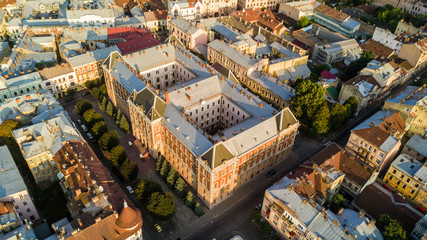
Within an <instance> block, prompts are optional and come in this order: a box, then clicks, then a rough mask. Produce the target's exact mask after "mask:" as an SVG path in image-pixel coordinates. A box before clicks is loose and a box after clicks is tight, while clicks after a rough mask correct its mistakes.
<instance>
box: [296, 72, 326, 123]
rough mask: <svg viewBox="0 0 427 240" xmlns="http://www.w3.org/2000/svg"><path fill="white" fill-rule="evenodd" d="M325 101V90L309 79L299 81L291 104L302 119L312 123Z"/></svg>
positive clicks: (297, 115)
mask: <svg viewBox="0 0 427 240" xmlns="http://www.w3.org/2000/svg"><path fill="white" fill-rule="evenodd" d="M325 103H326V100H325V90H324V89H323V88H322V87H321V86H319V85H318V84H315V83H312V82H311V81H310V80H307V79H304V80H300V81H298V82H297V85H296V87H295V96H293V97H292V98H291V104H292V106H293V110H294V111H293V113H294V114H295V116H296V117H297V118H299V119H300V121H303V122H305V123H311V121H312V117H313V116H314V115H315V114H316V112H317V110H318V109H319V108H320V107H321V106H323V105H324V104H325Z"/></svg>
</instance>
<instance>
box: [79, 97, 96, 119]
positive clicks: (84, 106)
mask: <svg viewBox="0 0 427 240" xmlns="http://www.w3.org/2000/svg"><path fill="white" fill-rule="evenodd" d="M89 109H92V104H90V102H89V101H88V100H85V99H81V100H79V101H78V102H77V104H76V112H77V114H79V115H80V116H82V115H83V113H85V112H86V111H87V110H89Z"/></svg>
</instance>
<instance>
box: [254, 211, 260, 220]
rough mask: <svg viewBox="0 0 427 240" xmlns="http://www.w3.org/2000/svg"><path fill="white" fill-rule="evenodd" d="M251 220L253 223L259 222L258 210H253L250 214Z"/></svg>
mask: <svg viewBox="0 0 427 240" xmlns="http://www.w3.org/2000/svg"><path fill="white" fill-rule="evenodd" d="M252 219H253V220H254V221H255V222H259V221H260V220H261V213H260V212H259V211H258V210H255V211H254V214H252Z"/></svg>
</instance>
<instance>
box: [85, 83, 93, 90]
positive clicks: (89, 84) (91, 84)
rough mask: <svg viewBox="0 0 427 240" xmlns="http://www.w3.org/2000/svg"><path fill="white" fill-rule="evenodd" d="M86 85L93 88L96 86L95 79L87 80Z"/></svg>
mask: <svg viewBox="0 0 427 240" xmlns="http://www.w3.org/2000/svg"><path fill="white" fill-rule="evenodd" d="M85 87H86V88H88V89H92V88H93V87H94V82H93V81H86V82H85Z"/></svg>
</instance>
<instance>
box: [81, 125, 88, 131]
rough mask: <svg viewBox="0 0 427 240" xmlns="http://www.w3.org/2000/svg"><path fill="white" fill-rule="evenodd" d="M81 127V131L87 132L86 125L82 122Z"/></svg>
mask: <svg viewBox="0 0 427 240" xmlns="http://www.w3.org/2000/svg"><path fill="white" fill-rule="evenodd" d="M82 129H83V131H85V132H87V127H86V126H85V125H84V124H83V125H82Z"/></svg>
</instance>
